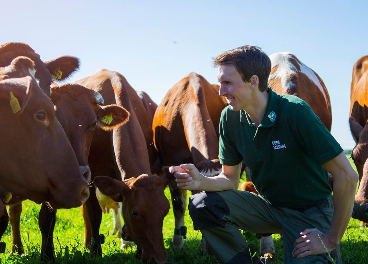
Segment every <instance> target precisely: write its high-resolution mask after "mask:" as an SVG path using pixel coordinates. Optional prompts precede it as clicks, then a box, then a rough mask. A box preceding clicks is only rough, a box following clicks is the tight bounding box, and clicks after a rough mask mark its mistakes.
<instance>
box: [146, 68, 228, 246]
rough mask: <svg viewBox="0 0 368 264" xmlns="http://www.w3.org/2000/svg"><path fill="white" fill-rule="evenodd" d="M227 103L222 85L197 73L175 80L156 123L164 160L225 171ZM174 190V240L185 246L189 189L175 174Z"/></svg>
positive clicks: (211, 172) (205, 171)
mask: <svg viewBox="0 0 368 264" xmlns="http://www.w3.org/2000/svg"><path fill="white" fill-rule="evenodd" d="M216 88H217V89H216ZM225 106H226V101H225V99H223V98H222V97H220V96H219V95H218V87H215V86H212V85H211V84H209V83H208V82H207V81H206V80H205V79H204V78H203V77H202V76H200V75H198V74H196V73H190V74H189V75H188V76H187V77H185V78H184V79H182V80H181V81H180V82H178V83H177V84H175V85H174V86H173V87H172V88H171V89H170V90H169V91H168V92H167V93H166V95H165V97H164V99H163V100H162V101H161V103H160V104H159V106H158V108H157V110H156V113H155V116H154V119H153V125H152V129H153V133H154V143H155V146H156V148H157V150H158V152H159V155H160V158H161V161H162V164H163V165H164V166H173V165H175V166H176V165H179V164H182V163H193V164H195V165H196V166H197V168H198V169H199V170H200V171H201V173H203V174H205V175H216V174H218V173H219V172H220V171H221V165H220V163H219V160H218V159H217V158H218V147H219V142H218V137H219V134H218V127H219V120H220V115H221V111H222V109H223V108H224V107H225ZM165 174H168V170H166V172H165ZM170 191H171V196H172V203H173V211H174V216H175V231H174V236H173V239H172V242H173V246H174V247H175V248H178V249H180V250H182V248H183V245H184V240H183V238H184V237H185V233H186V227H185V226H184V213H185V208H186V202H187V199H186V196H187V192H186V191H182V190H180V189H179V188H178V187H177V185H176V182H175V180H174V178H172V180H171V182H170Z"/></svg>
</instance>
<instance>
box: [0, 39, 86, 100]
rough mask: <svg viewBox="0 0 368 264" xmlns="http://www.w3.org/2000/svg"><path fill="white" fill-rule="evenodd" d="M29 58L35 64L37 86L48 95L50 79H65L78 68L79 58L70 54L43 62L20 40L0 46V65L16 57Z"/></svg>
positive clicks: (7, 63)
mask: <svg viewBox="0 0 368 264" xmlns="http://www.w3.org/2000/svg"><path fill="white" fill-rule="evenodd" d="M18 56H25V57H28V58H30V59H31V60H32V61H33V62H34V64H35V70H36V74H35V78H36V79H37V80H38V81H39V86H40V87H41V89H42V90H43V91H44V92H45V93H46V95H48V96H50V85H51V82H52V81H60V80H65V79H66V78H68V77H70V75H71V74H72V73H73V72H74V71H75V70H77V69H78V67H79V60H78V59H77V58H75V57H72V56H62V57H59V58H56V59H54V60H51V61H47V62H43V61H42V60H41V58H40V55H38V54H37V53H36V52H35V51H34V50H33V49H32V48H31V47H30V46H28V45H27V44H25V43H20V42H9V43H6V44H3V45H1V46H0V67H5V66H8V65H9V64H10V63H11V61H12V60H13V59H14V58H16V57H18Z"/></svg>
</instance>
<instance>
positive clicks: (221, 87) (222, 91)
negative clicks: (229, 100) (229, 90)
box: [219, 85, 226, 96]
mask: <svg viewBox="0 0 368 264" xmlns="http://www.w3.org/2000/svg"><path fill="white" fill-rule="evenodd" d="M225 94H226V89H225V87H224V86H223V85H220V89H219V95H220V96H224V95H225Z"/></svg>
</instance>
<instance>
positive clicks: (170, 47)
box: [0, 0, 368, 149]
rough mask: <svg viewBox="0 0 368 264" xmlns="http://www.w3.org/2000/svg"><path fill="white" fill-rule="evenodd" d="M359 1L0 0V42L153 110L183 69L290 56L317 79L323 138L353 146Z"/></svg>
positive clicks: (364, 50) (364, 46) (360, 41)
mask: <svg viewBox="0 0 368 264" xmlns="http://www.w3.org/2000/svg"><path fill="white" fill-rule="evenodd" d="M367 10H368V1H362V0H358V1H331V0H326V1H315V0H310V1H303V2H301V1H268V0H258V1H238V0H236V1H217V0H213V1H205V0H204V1H201V0H196V1H192V0H188V1H163V0H156V1H139V0H135V1H108V0H106V1H91V0H90V1H76V0H73V1H71V0H65V1H37V0H34V1H26V0H23V1H17V0H12V1H2V4H1V11H2V12H1V13H2V14H1V16H0V23H1V25H2V28H1V34H0V44H3V43H6V42H11V41H19V42H25V43H27V44H29V45H30V46H31V47H32V48H33V49H34V50H35V51H36V52H37V53H39V54H40V55H41V59H43V60H45V61H47V60H51V59H54V58H56V57H59V56H62V55H73V56H76V57H78V58H79V59H80V61H81V67H80V70H79V71H78V72H77V73H75V74H74V75H73V77H72V78H71V79H69V81H76V80H79V79H82V78H84V77H86V76H89V75H91V74H92V73H94V72H96V71H97V70H99V69H102V68H105V69H109V70H114V71H118V72H120V73H121V74H123V75H124V76H125V78H126V79H127V80H128V82H129V83H130V84H131V85H132V87H133V88H134V89H135V90H142V91H145V92H147V93H148V94H149V95H150V97H151V98H152V99H153V100H154V101H155V102H156V103H157V104H159V103H160V101H161V100H162V98H163V97H164V95H165V93H166V91H167V90H168V89H170V88H171V87H172V86H173V85H174V84H175V83H177V82H178V81H180V80H181V79H182V78H184V77H185V76H186V75H188V74H189V73H190V72H196V73H198V74H201V75H202V76H203V77H204V78H206V79H207V80H208V81H209V82H210V83H217V78H216V76H217V69H215V68H213V66H212V59H213V57H215V56H216V55H218V54H219V53H221V52H223V51H226V50H229V49H232V48H235V47H238V46H242V45H245V44H250V45H257V46H259V47H261V48H262V49H263V50H264V51H265V52H266V53H267V54H268V55H271V54H272V53H275V52H283V51H290V52H292V53H294V54H295V55H296V56H297V57H298V58H299V59H300V60H301V61H302V62H303V63H304V64H306V65H307V66H309V67H310V68H312V69H313V70H315V71H316V72H317V73H318V74H319V75H320V77H321V78H322V79H323V81H324V82H325V85H326V87H327V89H328V91H329V94H330V98H331V104H332V134H333V135H334V136H335V138H336V139H337V140H338V141H339V143H340V144H341V145H342V147H343V148H345V149H351V148H352V147H354V141H353V139H352V137H351V135H350V130H349V125H348V117H349V107H350V84H351V75H352V67H353V64H354V63H355V62H356V61H357V60H358V59H359V58H360V57H362V56H364V55H368V34H367V31H368V19H367V17H366V11H367Z"/></svg>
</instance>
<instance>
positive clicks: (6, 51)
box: [0, 42, 89, 229]
mask: <svg viewBox="0 0 368 264" xmlns="http://www.w3.org/2000/svg"><path fill="white" fill-rule="evenodd" d="M17 56H25V57H28V58H30V59H31V60H32V61H33V63H34V65H35V67H34V69H35V74H34V75H35V77H36V79H37V81H38V84H39V86H40V88H41V89H42V90H43V91H44V92H45V93H46V94H47V95H48V96H49V95H50V84H51V82H52V81H59V80H64V79H66V78H68V77H69V76H70V75H71V74H72V73H73V72H74V71H75V70H77V69H78V67H79V60H78V59H77V58H75V57H71V56H63V57H59V58H57V59H54V60H51V61H48V62H43V61H42V60H41V59H40V55H38V54H37V53H35V51H34V50H33V49H32V48H31V47H29V46H28V45H27V44H25V43H19V42H10V43H6V44H3V45H1V46H0V66H7V65H9V64H10V63H11V61H12V60H13V59H14V58H16V57H17ZM80 169H81V171H82V173H83V175H84V176H85V178H88V177H89V175H88V172H89V170H87V169H86V168H84V167H81V168H80ZM21 210H22V208H21V204H17V205H12V206H10V207H9V217H10V221H11V222H12V221H15V222H17V221H18V220H17V219H18V218H19V215H20V213H21ZM49 210H50V206H49V205H48V204H45V203H43V204H42V207H41V211H40V217H39V220H42V219H49V218H50V217H51V216H50V215H49ZM48 222H49V221H48V220H46V221H42V222H41V221H40V223H39V224H40V227H41V229H42V225H43V224H46V226H48V225H47V223H48ZM1 224H2V225H6V223H5V224H4V222H3V221H1ZM46 229H47V227H46Z"/></svg>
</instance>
